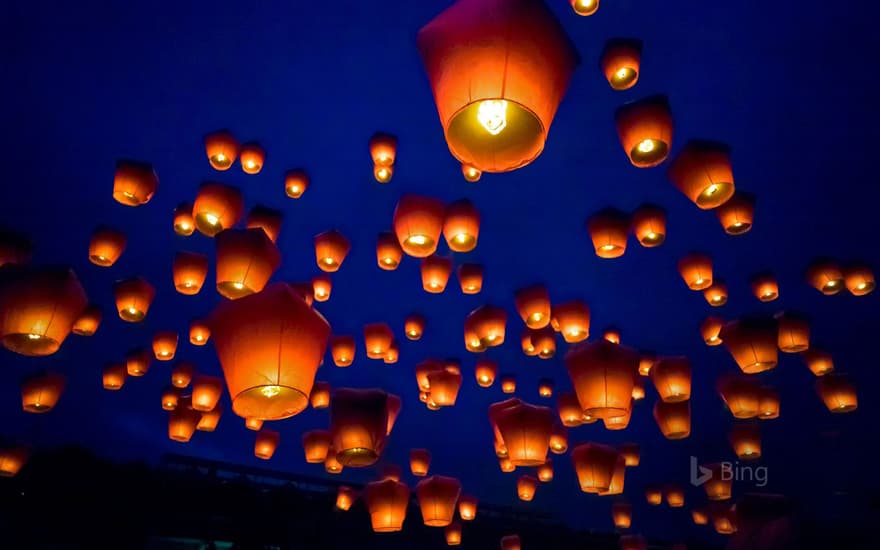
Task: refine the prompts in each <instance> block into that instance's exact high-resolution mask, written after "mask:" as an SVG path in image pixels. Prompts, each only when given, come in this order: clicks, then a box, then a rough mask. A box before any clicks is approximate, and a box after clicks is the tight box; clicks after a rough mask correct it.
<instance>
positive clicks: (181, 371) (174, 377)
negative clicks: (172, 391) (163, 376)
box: [171, 361, 196, 389]
mask: <svg viewBox="0 0 880 550" xmlns="http://www.w3.org/2000/svg"><path fill="white" fill-rule="evenodd" d="M195 371H196V368H195V365H193V364H192V363H190V362H189V361H178V362H176V363H174V366H173V367H172V368H171V385H172V386H174V387H175V388H178V389H182V388H185V387H187V386H189V383H190V382H192V377H193V375H194V374H195Z"/></svg>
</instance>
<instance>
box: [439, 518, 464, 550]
mask: <svg viewBox="0 0 880 550" xmlns="http://www.w3.org/2000/svg"><path fill="white" fill-rule="evenodd" d="M443 534H444V535H445V536H446V545H447V546H458V545H460V544H461V523H459V522H457V521H453V522H452V523H450V524H449V525H447V526H446V529H445V530H444V531H443Z"/></svg>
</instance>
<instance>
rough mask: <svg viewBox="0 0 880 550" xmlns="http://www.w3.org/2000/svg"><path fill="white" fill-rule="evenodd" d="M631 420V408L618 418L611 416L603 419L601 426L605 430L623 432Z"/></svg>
mask: <svg viewBox="0 0 880 550" xmlns="http://www.w3.org/2000/svg"><path fill="white" fill-rule="evenodd" d="M631 419H632V407H630V408H629V410H627V411H626V414H622V415H620V416H612V417H611V418H603V419H602V424H604V425H605V429H606V430H611V431H617V430H625V429H627V428H628V427H629V421H630V420H631Z"/></svg>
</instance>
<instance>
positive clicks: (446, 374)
mask: <svg viewBox="0 0 880 550" xmlns="http://www.w3.org/2000/svg"><path fill="white" fill-rule="evenodd" d="M461 378H462V377H461V373H460V372H458V371H457V370H453V369H448V368H447V369H444V370H438V371H434V372H431V373H429V374H428V384H429V386H430V388H431V399H432V400H433V401H434V403H436V404H437V405H439V406H441V407H451V406H452V405H455V401H456V399H457V398H458V390H459V389H461Z"/></svg>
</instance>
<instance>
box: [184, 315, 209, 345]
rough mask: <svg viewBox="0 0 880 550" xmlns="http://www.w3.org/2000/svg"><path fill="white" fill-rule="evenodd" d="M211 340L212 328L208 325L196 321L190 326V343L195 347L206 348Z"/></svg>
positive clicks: (198, 320)
mask: <svg viewBox="0 0 880 550" xmlns="http://www.w3.org/2000/svg"><path fill="white" fill-rule="evenodd" d="M210 338H211V327H210V326H208V323H206V322H205V321H202V320H200V319H196V320H194V321H192V322H191V323H190V324H189V343H190V344H192V345H194V346H204V345H205V344H207V343H208V340H210Z"/></svg>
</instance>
